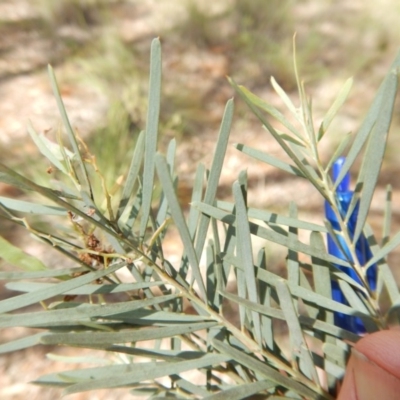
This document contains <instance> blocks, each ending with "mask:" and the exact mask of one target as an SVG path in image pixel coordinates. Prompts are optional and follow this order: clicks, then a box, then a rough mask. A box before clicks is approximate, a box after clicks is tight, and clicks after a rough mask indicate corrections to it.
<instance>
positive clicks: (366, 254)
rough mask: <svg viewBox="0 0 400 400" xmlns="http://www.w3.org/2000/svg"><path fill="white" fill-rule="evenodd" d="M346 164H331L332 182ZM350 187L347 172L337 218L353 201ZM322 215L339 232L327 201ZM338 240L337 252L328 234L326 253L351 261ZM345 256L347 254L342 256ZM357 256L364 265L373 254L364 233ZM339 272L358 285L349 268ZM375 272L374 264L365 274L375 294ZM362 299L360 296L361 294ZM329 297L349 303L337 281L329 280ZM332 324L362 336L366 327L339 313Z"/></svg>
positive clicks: (352, 221) (340, 186) (351, 221)
mask: <svg viewBox="0 0 400 400" xmlns="http://www.w3.org/2000/svg"><path fill="white" fill-rule="evenodd" d="M344 162H345V158H344V157H340V158H338V159H337V160H336V161H335V163H334V164H333V167H332V178H333V181H334V182H336V180H337V178H338V176H339V174H340V171H341V170H342V167H343V164H344ZM349 188H350V174H349V173H347V174H346V175H345V176H344V178H343V179H342V181H341V182H340V183H339V184H338V186H337V189H336V196H335V197H336V204H337V206H338V209H339V210H340V215H341V216H342V218H343V219H344V218H345V216H346V214H347V210H348V209H349V205H350V203H351V200H352V198H353V194H354V193H353V192H352V191H350V190H349ZM358 209H359V204H357V205H356V207H355V208H354V211H353V212H352V214H351V216H350V218H349V221H348V224H347V229H348V232H349V236H350V238H351V239H352V238H353V237H354V232H355V228H356V223H357V216H358ZM325 216H326V218H327V220H328V221H329V222H330V223H331V225H332V227H333V228H334V229H335V230H337V231H339V230H340V225H339V222H338V220H337V218H336V215H335V213H334V212H333V210H332V208H331V206H330V205H329V203H328V202H326V201H325ZM337 241H339V243H340V244H341V246H342V248H343V251H342V249H340V248H339V247H338V246H337V245H336V243H335V242H334V240H333V239H332V237H331V235H330V234H328V235H327V244H328V252H329V254H331V255H334V256H335V257H338V258H341V259H343V260H349V261H353V259H352V257H351V255H350V252H349V250H348V247H347V245H346V243H344V241H343V239H342V238H341V237H339V236H338V237H337ZM344 253H346V254H344ZM356 256H357V258H358V262H359V263H360V265H361V266H363V265H365V264H366V263H367V262H368V261H369V260H370V259H371V258H372V253H371V250H370V248H369V245H368V242H367V239H366V238H365V236H364V235H363V234H361V235H360V237H359V239H358V240H357V243H356ZM337 267H338V268H339V269H341V270H342V271H343V272H345V273H347V274H348V275H350V276H351V277H352V278H353V279H354V280H355V281H356V282H358V283H361V282H360V279H359V278H358V276H357V274H356V272H355V271H354V270H353V269H352V268H347V267H343V266H339V265H337ZM376 270H377V266H376V264H374V265H372V266H371V267H369V269H368V271H367V277H366V278H367V282H368V284H369V286H370V290H372V291H374V290H375V289H376ZM361 296H362V294H361ZM332 297H333V299H334V300H336V301H338V302H340V303H342V304H348V303H347V301H346V298H345V296H344V295H343V293H342V291H341V290H340V288H339V285H338V283H337V282H336V281H332ZM334 321H335V325H336V326H339V327H341V328H343V329H347V330H349V331H352V332H354V333H357V334H362V333H365V327H364V324H363V322H362V321H361V319H360V318H357V317H353V316H350V315H346V314H342V313H335V315H334Z"/></svg>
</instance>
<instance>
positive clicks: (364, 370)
mask: <svg viewBox="0 0 400 400" xmlns="http://www.w3.org/2000/svg"><path fill="white" fill-rule="evenodd" d="M369 399H371V400H376V399H385V400H391V399H393V400H396V399H400V330H385V331H379V332H375V333H372V334H370V335H368V336H365V337H364V338H362V339H361V340H360V341H359V342H358V343H357V344H356V346H355V347H354V348H353V351H352V355H351V357H350V361H349V363H348V365H347V370H346V375H345V379H344V382H343V386H342V389H341V391H340V394H339V397H338V400H369Z"/></svg>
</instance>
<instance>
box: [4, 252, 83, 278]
mask: <svg viewBox="0 0 400 400" xmlns="http://www.w3.org/2000/svg"><path fill="white" fill-rule="evenodd" d="M0 251H1V250H0ZM88 271H89V269H88V268H85V267H81V268H63V269H56V270H48V269H43V270H39V271H32V272H11V271H9V272H0V280H8V281H9V280H13V279H18V280H19V279H41V278H54V277H64V276H68V275H69V276H70V277H71V278H72V276H73V275H74V274H79V273H80V272H88Z"/></svg>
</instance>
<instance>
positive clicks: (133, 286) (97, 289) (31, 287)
mask: <svg viewBox="0 0 400 400" xmlns="http://www.w3.org/2000/svg"><path fill="white" fill-rule="evenodd" d="M163 284H164V282H162V281H159V282H138V283H120V284H119V285H116V284H112V285H91V284H89V285H84V286H81V287H79V288H76V289H73V290H69V291H68V292H65V293H64V294H66V295H90V294H106V293H121V292H129V291H130V290H138V289H145V288H148V287H153V286H160V285H163ZM56 285H58V283H44V282H41V283H35V282H10V283H7V284H6V287H7V289H10V290H16V291H18V292H27V293H30V292H35V291H36V290H40V289H45V288H52V287H55V286H56Z"/></svg>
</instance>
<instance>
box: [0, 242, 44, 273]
mask: <svg viewBox="0 0 400 400" xmlns="http://www.w3.org/2000/svg"><path fill="white" fill-rule="evenodd" d="M0 258H2V259H3V260H4V261H6V262H7V263H9V264H11V265H14V266H16V267H19V268H21V269H23V270H25V271H46V270H48V268H47V267H46V266H45V265H44V264H43V263H42V262H41V261H40V260H39V259H38V258H36V257H33V256H31V255H29V254H27V253H25V252H24V251H22V250H21V249H20V248H18V247H15V246H13V245H12V244H11V243H10V242H8V241H7V240H6V239H4V238H2V237H1V236H0Z"/></svg>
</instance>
